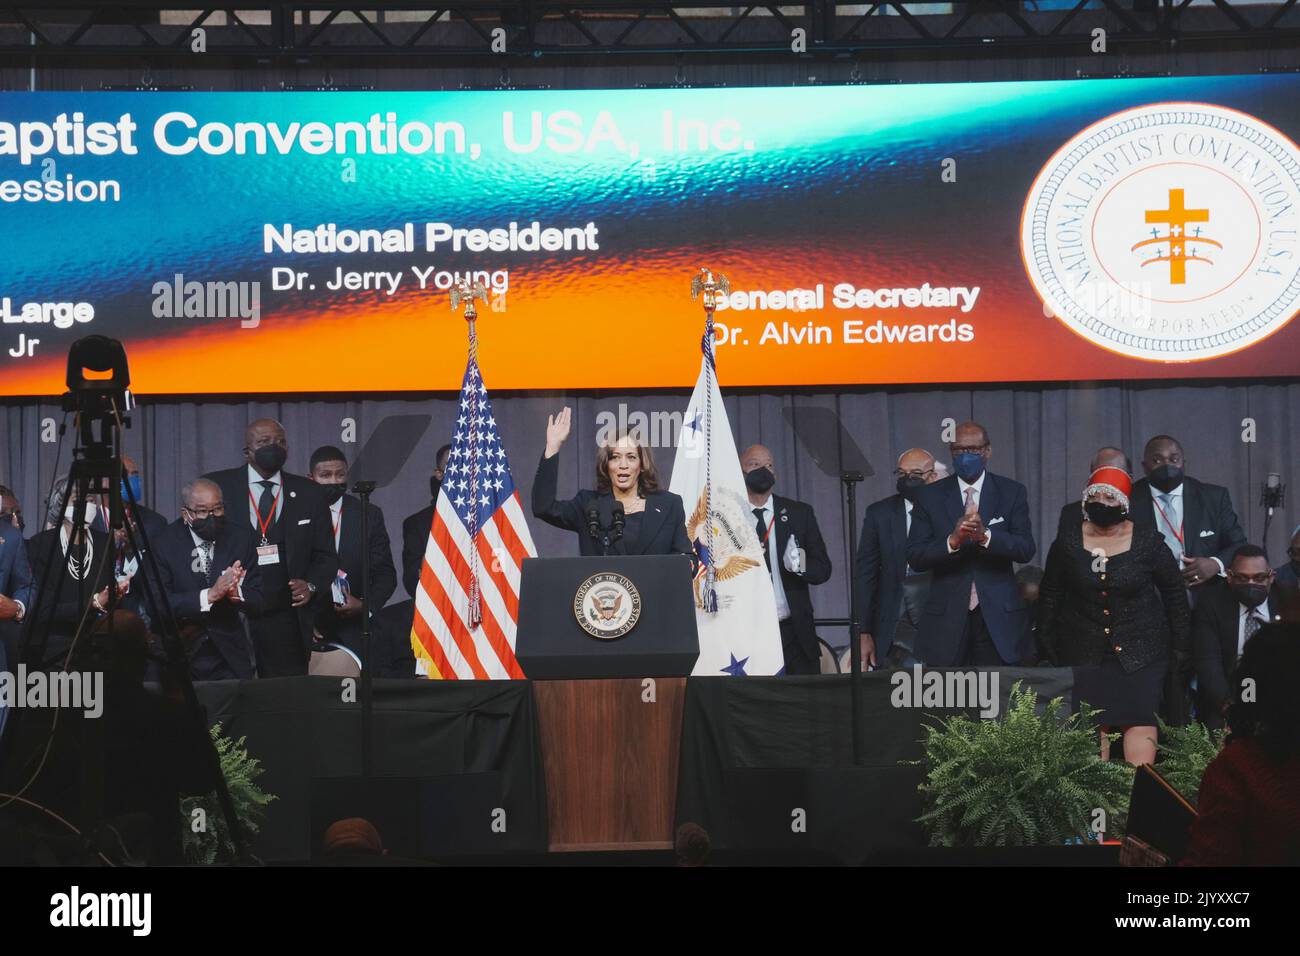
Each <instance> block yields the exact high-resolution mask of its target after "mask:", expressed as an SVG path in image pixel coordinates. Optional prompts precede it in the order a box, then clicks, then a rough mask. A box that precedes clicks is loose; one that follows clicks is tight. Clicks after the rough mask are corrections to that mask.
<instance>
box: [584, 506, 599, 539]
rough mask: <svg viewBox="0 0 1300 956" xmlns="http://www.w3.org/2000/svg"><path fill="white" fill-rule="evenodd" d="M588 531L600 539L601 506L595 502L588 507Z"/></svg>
mask: <svg viewBox="0 0 1300 956" xmlns="http://www.w3.org/2000/svg"><path fill="white" fill-rule="evenodd" d="M587 533H588V534H589V535H591V536H592V537H593V538H595V539H596V540H597V541H599V540H600V508H599V507H597V506H596V505H595V504H593V505H592V506H591V507H589V508H588V509H587Z"/></svg>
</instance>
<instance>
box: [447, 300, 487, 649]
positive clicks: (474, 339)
mask: <svg viewBox="0 0 1300 956" xmlns="http://www.w3.org/2000/svg"><path fill="white" fill-rule="evenodd" d="M477 299H482V300H483V301H484V302H487V300H488V297H487V289H485V288H484V287H483V284H482V283H481V282H472V283H471V282H470V280H469V279H468V278H466V277H461V278H459V279H457V280H456V284H455V285H454V286H452V288H451V307H452V310H453V311H454V310H455V309H456V307H457V306H459V305H460V304H461V303H464V305H465V324H466V327H467V329H468V331H469V367H470V369H471V372H470V375H471V377H472V378H480V373H479V370H478V329H477V327H476V322H477V320H478V310H477V309H476V308H475V307H474V302H475V300H477ZM482 388H483V383H482V381H481V380H480V381H479V389H480V391H481V390H482ZM468 411H469V422H468V426H467V427H468V431H467V433H466V434H467V435H468V437H469V462H470V465H469V500H470V509H469V527H468V528H467V529H466V531H467V532H468V533H469V540H470V541H473V540H474V539H475V537H476V536H477V535H478V504H477V502H478V479H479V474H478V455H477V454H476V451H477V449H476V447H475V442H477V441H478V430H479V429H478V404H477V403H476V402H470V403H469V409H468ZM478 572H479V562H478V548H474V547H471V548H470V549H469V629H470V630H471V631H473V630H477V629H478V628H479V627H481V626H482V624H483V593H482V590H481V589H480V587H479V577H478Z"/></svg>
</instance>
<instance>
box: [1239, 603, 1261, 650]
mask: <svg viewBox="0 0 1300 956" xmlns="http://www.w3.org/2000/svg"><path fill="white" fill-rule="evenodd" d="M1263 626H1264V622H1263V621H1261V620H1260V619H1259V615H1258V614H1256V613H1255V612H1254V611H1248V612H1247V613H1246V640H1247V641H1248V640H1250V639H1251V638H1252V637H1254V636H1255V633H1256V632H1257V631H1258V630H1259V629H1260V628H1261V627H1263ZM1244 643H1245V642H1243V645H1244Z"/></svg>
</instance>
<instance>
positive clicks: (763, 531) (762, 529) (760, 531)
mask: <svg viewBox="0 0 1300 956" xmlns="http://www.w3.org/2000/svg"><path fill="white" fill-rule="evenodd" d="M765 514H767V511H766V510H765V509H763V508H755V509H754V517H755V518H756V519H757V521H758V523H757V524H756V525H755V526H754V533H755V534H757V535H758V546H759V547H760V548H762V549H763V563H764V564H766V565H767V569H768V570H769V571H771V570H772V556H771V554H770V553H769V552H768V550H767V542H766V541H765V540H763V539H764V537H765V536H766V535H767V521H766V520H764V517H763V516H764V515H765Z"/></svg>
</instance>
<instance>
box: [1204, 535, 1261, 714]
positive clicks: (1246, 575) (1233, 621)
mask: <svg viewBox="0 0 1300 956" xmlns="http://www.w3.org/2000/svg"><path fill="white" fill-rule="evenodd" d="M1283 600H1284V598H1283V592H1282V590H1281V588H1279V587H1278V585H1277V582H1276V575H1275V574H1274V572H1273V570H1272V568H1270V567H1269V566H1268V557H1267V555H1265V554H1264V549H1263V548H1260V547H1257V546H1255V545H1253V544H1243V545H1242V546H1241V547H1239V548H1238V549H1237V550H1236V552H1235V553H1234V554H1233V557H1232V561H1231V563H1229V565H1228V573H1227V577H1226V579H1225V580H1222V581H1215V582H1214V583H1213V584H1210V585H1209V586H1207V587H1205V588H1203V589H1202V591H1201V597H1200V600H1198V601H1197V602H1196V607H1195V609H1194V610H1193V611H1192V653H1193V655H1194V657H1195V660H1196V679H1197V684H1198V690H1199V700H1198V709H1199V711H1200V717H1201V720H1202V721H1204V723H1205V725H1206V726H1207V727H1210V728H1212V729H1213V728H1218V727H1222V726H1223V708H1224V705H1225V704H1227V703H1228V700H1229V698H1230V697H1231V696H1232V688H1231V687H1230V686H1229V681H1230V679H1231V677H1232V672H1233V671H1234V670H1235V669H1236V666H1237V660H1238V658H1240V657H1241V652H1242V649H1243V648H1244V647H1245V646H1246V641H1248V640H1250V638H1252V637H1254V635H1255V632H1256V631H1258V630H1259V629H1260V628H1261V627H1263V626H1264V625H1265V624H1267V623H1269V622H1270V621H1276V620H1279V616H1278V611H1279V610H1280V609H1281V607H1282V603H1283Z"/></svg>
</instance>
